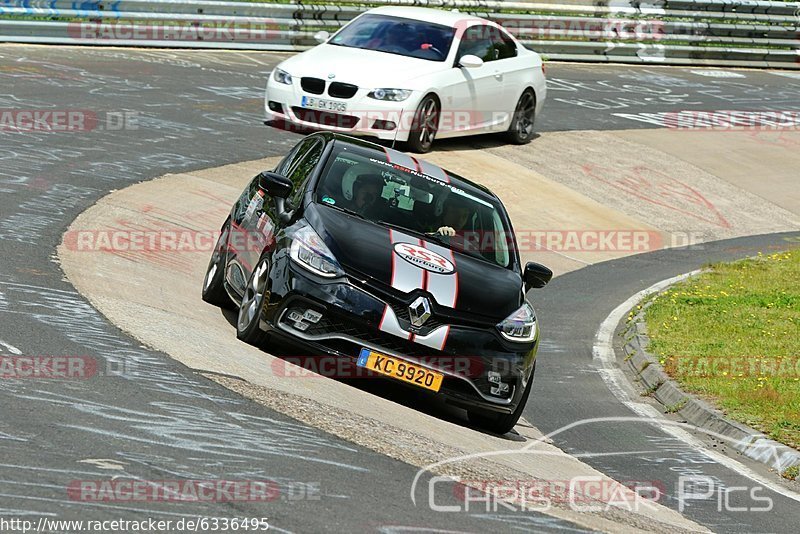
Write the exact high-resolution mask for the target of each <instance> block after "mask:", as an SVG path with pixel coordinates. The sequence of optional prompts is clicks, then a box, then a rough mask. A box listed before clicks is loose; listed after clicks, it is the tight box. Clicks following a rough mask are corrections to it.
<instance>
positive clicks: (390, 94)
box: [367, 89, 413, 102]
mask: <svg viewBox="0 0 800 534" xmlns="http://www.w3.org/2000/svg"><path fill="white" fill-rule="evenodd" d="M412 92H413V91H411V90H409V89H375V90H374V91H371V92H370V93H369V94H368V95H367V96H368V97H370V98H374V99H375V100H389V101H391V102H402V101H403V100H405V99H407V98H408V97H409V96H411V93H412Z"/></svg>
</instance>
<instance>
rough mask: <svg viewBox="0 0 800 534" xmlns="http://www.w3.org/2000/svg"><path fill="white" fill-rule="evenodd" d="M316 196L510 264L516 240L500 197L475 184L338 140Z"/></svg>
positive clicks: (380, 221) (417, 234) (322, 201)
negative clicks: (451, 180)
mask: <svg viewBox="0 0 800 534" xmlns="http://www.w3.org/2000/svg"><path fill="white" fill-rule="evenodd" d="M410 159H411V158H409V160H410ZM415 167H418V168H421V169H423V170H424V169H425V168H426V164H424V163H422V164H420V165H417V164H416V163H415ZM435 170H436V172H435V173H434V174H439V173H441V171H440V170H439V169H438V168H435ZM429 172H433V170H431V171H429ZM447 179H448V180H449V177H448V178H447ZM315 199H316V202H317V203H319V204H323V205H327V206H329V207H331V208H334V209H339V210H342V211H345V212H348V213H351V214H353V215H354V216H357V217H361V218H364V219H367V220H369V221H372V222H375V223H378V224H382V225H385V226H388V227H390V228H396V229H398V230H400V231H404V232H407V233H409V234H410V235H414V236H415V237H420V238H424V239H427V240H429V241H433V242H437V243H439V244H441V245H443V246H445V247H448V248H450V249H451V250H455V251H458V252H461V253H464V254H468V255H470V256H473V257H476V258H480V259H483V260H486V261H489V262H491V263H494V264H497V265H500V266H501V267H510V266H511V261H512V255H511V252H510V250H511V246H513V241H512V240H511V233H510V232H509V230H508V228H507V226H506V223H505V220H506V219H505V217H504V216H503V214H504V211H503V208H502V206H501V205H500V204H499V202H498V201H497V200H495V199H493V198H492V197H490V196H489V195H486V194H484V193H481V192H480V191H479V190H477V189H474V188H473V187H468V186H466V185H465V186H459V185H458V184H455V183H447V182H444V181H441V180H440V179H437V178H435V177H433V176H429V175H427V174H424V173H423V172H420V171H418V170H413V169H409V168H406V167H403V166H401V165H398V164H397V163H390V162H389V161H388V160H387V157H386V156H385V155H381V154H380V153H377V152H375V151H373V150H369V149H362V148H359V147H355V146H352V145H337V146H336V147H335V148H334V151H333V153H332V154H331V156H330V158H329V159H328V161H327V163H326V167H325V170H324V171H323V173H322V176H321V178H320V180H319V182H318V184H317V187H316V193H315ZM448 234H451V235H448Z"/></svg>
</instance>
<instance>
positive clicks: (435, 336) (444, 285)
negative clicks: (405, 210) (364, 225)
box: [378, 229, 458, 350]
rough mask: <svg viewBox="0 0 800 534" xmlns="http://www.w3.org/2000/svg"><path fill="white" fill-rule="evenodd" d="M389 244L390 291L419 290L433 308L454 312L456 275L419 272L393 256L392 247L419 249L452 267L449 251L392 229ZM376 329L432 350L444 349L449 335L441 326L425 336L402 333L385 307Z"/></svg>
mask: <svg viewBox="0 0 800 534" xmlns="http://www.w3.org/2000/svg"><path fill="white" fill-rule="evenodd" d="M389 241H390V242H391V246H392V252H391V254H392V278H391V285H392V287H393V288H394V289H398V290H400V291H402V292H403V293H411V292H412V291H414V290H417V289H422V290H423V291H427V292H428V293H430V295H431V296H432V297H433V300H435V301H436V303H437V304H439V305H441V306H446V307H449V308H455V307H456V302H457V301H458V273H457V272H455V271H454V272H452V273H449V274H440V273H434V272H431V271H427V270H425V269H422V268H421V267H419V266H417V265H412V264H411V263H409V262H408V261H406V260H404V259H402V258H400V257H399V256H398V255H397V253H396V252H395V250H394V246H395V245H396V244H398V243H408V244H411V245H416V246H421V247H424V248H426V249H428V250H430V251H432V252H435V253H436V254H439V255H440V256H442V257H443V258H445V259H449V260H450V261H451V263H452V264H453V265H454V266H455V257H454V255H453V251H452V250H450V249H448V248H445V247H442V246H440V245H436V244H433V243H428V242H426V241H423V240H421V239H418V238H416V237H412V236H410V235H406V234H404V233H403V232H398V231H397V230H394V229H391V230H389ZM378 329H379V330H381V331H382V332H386V333H388V334H392V335H395V336H398V337H402V338H404V339H409V340H411V341H414V342H416V343H420V344H421V345H425V346H426V347H431V348H433V349H436V350H443V349H444V346H445V344H446V343H447V338H448V336H449V334H450V326H449V325H442V326H440V327H438V328H436V329H435V330H433V331H431V332H429V333H428V334H427V335H425V336H421V335H417V334H413V333H411V332H409V331H407V330H404V329H403V328H402V327H401V326H400V323H399V321H398V320H397V315H395V313H394V310H392V308H391V307H390V306H388V305H387V306H386V307H385V308H384V310H383V316H382V317H381V322H380V325H379V326H378Z"/></svg>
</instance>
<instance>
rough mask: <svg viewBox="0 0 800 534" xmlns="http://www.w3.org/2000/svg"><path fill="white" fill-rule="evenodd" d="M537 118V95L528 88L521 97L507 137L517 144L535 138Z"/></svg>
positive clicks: (525, 142) (528, 141) (523, 143)
mask: <svg viewBox="0 0 800 534" xmlns="http://www.w3.org/2000/svg"><path fill="white" fill-rule="evenodd" d="M535 119H536V95H534V94H533V91H532V90H530V89H526V90H525V92H524V93H522V96H521V97H519V101H518V102H517V107H516V109H515V110H514V117H513V119H512V120H511V126H510V127H509V128H508V131H507V132H506V137H507V138H508V140H509V141H510V142H511V143H514V144H515V145H525V144H527V143H530V142H531V140H532V139H533V123H534V120H535Z"/></svg>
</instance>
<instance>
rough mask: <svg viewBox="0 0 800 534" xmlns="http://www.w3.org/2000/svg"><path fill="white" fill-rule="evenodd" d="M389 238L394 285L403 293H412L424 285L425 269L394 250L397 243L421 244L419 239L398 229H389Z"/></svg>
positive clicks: (392, 281)
mask: <svg viewBox="0 0 800 534" xmlns="http://www.w3.org/2000/svg"><path fill="white" fill-rule="evenodd" d="M389 240H390V241H391V243H392V280H391V284H392V287H393V288H395V289H398V290H400V291H402V292H403V293H411V292H412V291H414V290H415V289H419V288H422V287H424V285H425V271H424V270H422V269H420V268H419V267H417V266H416V265H411V264H410V263H409V262H407V261H406V260H404V259H402V258H400V257H398V256H397V254H395V251H394V246H395V245H396V244H397V243H409V244H411V245H416V246H420V241H419V239H417V238H416V237H411V236H409V235H405V234H403V233H401V232H398V231H396V230H389Z"/></svg>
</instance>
